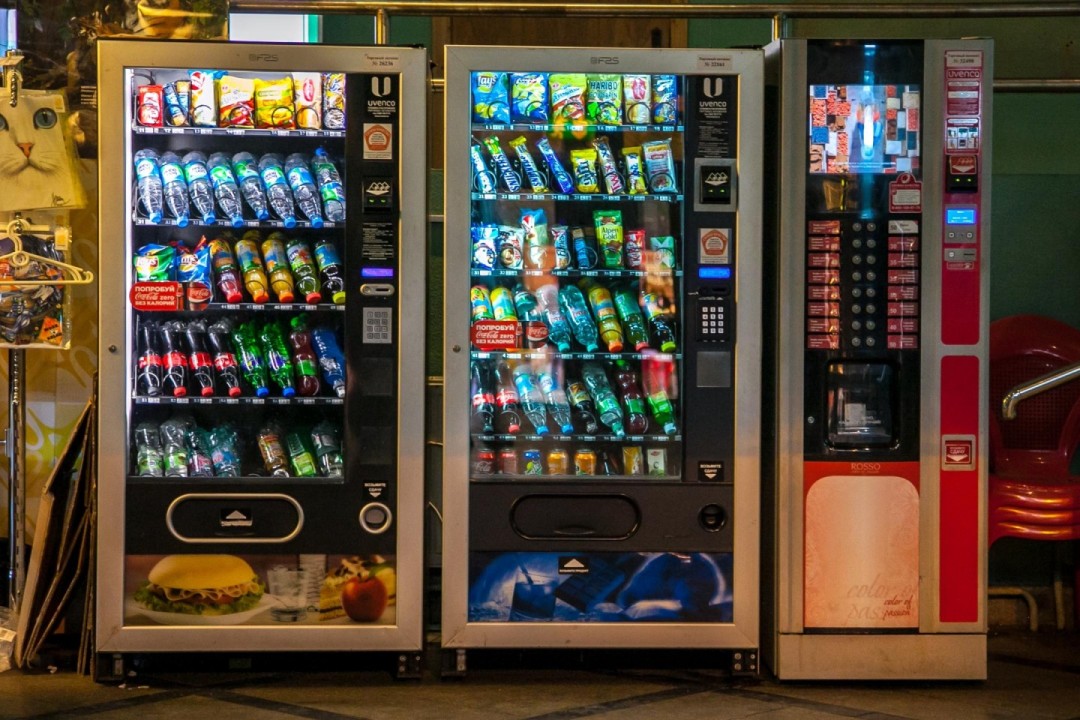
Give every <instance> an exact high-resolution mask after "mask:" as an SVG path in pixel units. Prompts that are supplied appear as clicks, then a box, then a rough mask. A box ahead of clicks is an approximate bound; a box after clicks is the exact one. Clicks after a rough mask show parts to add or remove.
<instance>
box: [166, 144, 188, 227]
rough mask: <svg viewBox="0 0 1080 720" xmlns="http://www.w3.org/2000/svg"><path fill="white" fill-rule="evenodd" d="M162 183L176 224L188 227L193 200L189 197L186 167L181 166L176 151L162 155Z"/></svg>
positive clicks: (167, 204) (167, 203)
mask: <svg viewBox="0 0 1080 720" xmlns="http://www.w3.org/2000/svg"><path fill="white" fill-rule="evenodd" d="M161 185H162V187H163V188H164V191H165V205H166V206H167V207H168V208H169V212H170V213H171V214H172V216H173V217H174V218H176V226H177V227H187V225H188V223H189V222H191V216H190V215H189V213H188V208H189V206H190V205H191V200H190V198H188V188H187V182H186V181H185V180H184V168H182V167H181V166H180V158H178V157H177V156H176V153H174V152H166V153H162V155H161Z"/></svg>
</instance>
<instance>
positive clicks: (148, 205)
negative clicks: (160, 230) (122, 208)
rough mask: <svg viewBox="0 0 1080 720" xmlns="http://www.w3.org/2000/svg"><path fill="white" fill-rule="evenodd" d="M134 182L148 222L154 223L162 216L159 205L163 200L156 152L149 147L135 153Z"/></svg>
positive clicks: (160, 205)
mask: <svg viewBox="0 0 1080 720" xmlns="http://www.w3.org/2000/svg"><path fill="white" fill-rule="evenodd" d="M135 183H136V185H137V187H138V190H139V204H141V205H142V207H143V210H144V211H146V216H147V217H148V218H150V222H152V223H154V224H155V225H156V224H157V223H159V222H161V218H162V217H163V215H162V211H161V207H162V203H163V202H164V200H163V199H162V192H161V186H162V182H161V167H160V165H159V163H158V154H157V153H156V152H155V151H154V150H152V149H151V148H146V149H144V150H140V151H139V152H137V153H135Z"/></svg>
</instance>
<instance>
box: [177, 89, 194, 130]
mask: <svg viewBox="0 0 1080 720" xmlns="http://www.w3.org/2000/svg"><path fill="white" fill-rule="evenodd" d="M175 85H176V97H177V99H178V100H179V101H180V112H182V113H184V117H185V118H187V122H190V121H191V81H190V80H177V81H176V83H175ZM185 124H186V123H185Z"/></svg>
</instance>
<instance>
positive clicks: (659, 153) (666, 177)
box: [641, 138, 678, 193]
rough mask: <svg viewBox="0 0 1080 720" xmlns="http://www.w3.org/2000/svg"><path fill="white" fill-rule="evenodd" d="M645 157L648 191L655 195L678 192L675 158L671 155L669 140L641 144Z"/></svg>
mask: <svg viewBox="0 0 1080 720" xmlns="http://www.w3.org/2000/svg"><path fill="white" fill-rule="evenodd" d="M641 151H642V153H644V155H645V173H646V175H648V178H649V190H651V191H653V192H656V193H673V192H678V189H677V187H676V185H675V158H674V156H673V155H672V153H671V138H667V139H666V140H650V141H649V142H643V143H641Z"/></svg>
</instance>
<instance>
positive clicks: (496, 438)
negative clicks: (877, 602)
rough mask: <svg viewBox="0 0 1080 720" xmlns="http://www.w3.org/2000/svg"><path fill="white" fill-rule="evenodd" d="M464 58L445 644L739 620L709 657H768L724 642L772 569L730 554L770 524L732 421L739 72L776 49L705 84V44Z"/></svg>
mask: <svg viewBox="0 0 1080 720" xmlns="http://www.w3.org/2000/svg"><path fill="white" fill-rule="evenodd" d="M500 50H501V51H502V52H503V53H504V54H503V55H499V54H498V52H497V51H500ZM467 52H476V51H475V50H474V49H471V48H452V49H449V50H448V61H447V68H448V75H447V78H448V81H447V82H448V88H449V87H451V83H457V84H458V85H457V86H458V87H461V86H467V87H468V95H467V97H468V105H467V106H465V105H464V103H463V102H461V99H463V98H461V99H459V100H456V101H453V104H452V106H450V105H448V110H447V123H448V131H447V158H448V159H447V171H448V172H454V173H455V174H456V173H458V172H460V173H462V176H463V177H462V187H454V188H451V189H450V190H449V191H448V194H447V243H448V245H447V247H448V250H447V300H446V302H447V323H448V325H447V333H448V359H447V362H448V370H447V373H446V374H447V413H448V414H447V422H446V425H447V431H448V443H449V450H448V457H450V458H457V457H461V459H462V460H464V461H465V463H467V465H468V470H467V473H466V472H462V471H461V470H459V469H458V468H457V467H454V466H453V462H454V461H453V460H448V463H449V465H448V467H447V481H446V482H447V485H446V488H447V489H446V491H445V492H444V496H445V498H446V503H447V506H446V507H447V513H448V516H449V514H451V513H457V512H459V510H458V509H456V506H455V505H454V503H456V502H458V500H457V499H458V498H459V497H461V496H462V490H464V491H465V493H467V498H468V511H467V517H468V522H469V527H468V530H467V534H466V535H467V537H461V536H452V538H451V540H447V541H446V545H447V547H446V550H445V554H446V556H447V557H448V558H450V559H449V560H448V561H447V562H446V563H445V564H444V576H447V574H448V573H449V574H450V579H448V580H447V582H446V589H445V590H444V597H448V598H451V602H452V603H457V602H459V599H458V598H459V597H460V598H461V601H462V605H463V606H462V607H461V614H460V615H458V616H456V617H455V616H454V615H453V613H454V612H457V607H454V608H453V610H452V611H450V610H447V605H445V604H444V626H446V627H448V628H451V629H450V630H448V631H447V634H449V635H454V634H455V633H454V630H453V629H452V628H453V624H454V623H457V622H459V621H461V620H462V619H464V621H465V622H466V623H467V624H470V627H469V628H467V629H466V630H465V631H464V632H463V633H462V636H461V637H462V638H467V637H468V634H469V633H473V635H472V637H474V638H479V637H481V636H482V637H483V639H482V640H477V642H479V643H481V644H483V643H488V642H503V643H507V644H513V643H518V644H525V645H533V644H540V645H544V644H550V643H561V642H562V641H563V640H565V639H566V636H561V637H562V639H560V636H558V635H555V634H553V635H551V636H550V637H547V636H545V637H543V638H542V637H540V634H541V630H542V627H541V623H543V622H546V621H556V622H562V623H568V624H569V623H573V624H576V625H577V627H575V628H574V632H575V633H579V634H577V635H575V637H577V638H578V642H591V643H614V644H616V645H618V644H623V645H625V644H630V643H635V642H636V643H638V644H639V646H640V645H642V644H644V645H645V646H660V645H663V644H670V643H672V642H690V643H691V644H694V643H701V642H706V641H705V640H704V636H701V637H698V638H696V639H695V638H687V637H685V636H684V637H682V638H679V639H678V640H676V639H675V638H676V636H675V635H672V634H670V633H671V632H673V626H674V625H677V624H680V623H687V624H689V623H699V624H712V625H714V626H716V627H717V628H719V627H721V626H723V625H724V624H728V628H727V629H728V630H729V631H732V632H731V634H730V635H729V636H727V638H726V639H725V640H718V636H716V635H714V636H712V637H711V638H710V639H709V640H708V642H712V643H717V642H719V643H720V644H723V643H724V642H730V643H731V644H735V643H736V642H738V643H741V644H742V646H743V647H749V646H752V645H753V644H754V641H751V640H748V639H747V635H740V634H739V633H738V632H735V631H734V629H733V628H732V627H731V625H730V624H731V623H733V622H735V615H734V612H733V607H734V604H733V603H734V594H735V592H737V590H736V588H738V587H739V585H738V582H737V581H736V572H735V570H734V567H735V565H736V564H737V563H743V565H744V567H746V568H748V567H749V566H750V564H751V563H756V559H753V558H750V557H749V556H747V558H746V560H745V562H743V561H740V560H737V559H736V558H735V552H734V548H735V546H736V541H735V539H734V538H735V536H736V534H737V533H738V532H739V531H740V529H741V528H745V529H750V528H752V527H754V526H755V525H756V523H755V520H754V519H753V518H752V517H751V515H750V513H752V512H754V509H753V507H748V508H747V510H746V511H745V512H746V514H745V515H744V516H743V517H745V518H746V522H745V524H740V523H742V521H741V520H737V519H736V518H737V516H738V513H737V512H736V510H735V493H736V490H735V488H738V487H745V488H746V495H742V494H740V495H739V499H740V500H743V501H744V502H747V501H749V499H750V496H751V494H754V495H756V493H754V491H753V488H752V486H751V485H750V484H749V483H756V478H753V479H750V478H748V479H747V484H746V485H739V480H737V479H736V475H737V474H738V470H737V468H739V469H745V470H750V469H751V463H747V464H745V465H737V462H736V460H735V456H736V454H737V451H736V450H735V446H736V444H737V441H736V438H737V437H740V435H739V432H740V430H739V427H738V422H744V421H745V422H746V425H745V426H744V427H745V428H749V427H750V425H754V430H753V431H752V432H753V438H751V435H750V434H747V435H745V440H746V442H745V447H746V448H751V447H753V448H756V447H757V445H756V437H757V435H756V432H757V431H756V423H757V418H756V417H755V418H754V420H753V423H751V422H749V418H741V419H740V420H736V418H738V417H740V415H739V411H738V409H737V406H738V401H737V400H736V396H737V390H736V388H735V386H734V376H735V375H736V372H735V364H736V352H735V345H736V341H735V324H736V323H735V315H736V309H737V302H736V297H737V293H736V284H737V282H738V281H737V280H736V272H735V267H736V263H737V262H738V259H737V255H736V249H735V240H734V233H735V231H736V229H737V227H738V220H737V218H736V215H737V214H738V213H737V212H736V208H735V202H736V199H735V195H736V193H735V189H734V188H735V184H736V183H735V175H736V173H737V165H738V160H737V153H738V152H742V150H739V149H738V148H737V146H738V140H739V132H738V131H737V130H736V125H737V122H738V112H739V111H738V110H737V108H738V107H739V104H740V103H741V99H740V98H741V92H742V88H743V87H744V86H743V82H744V79H743V77H742V76H741V75H740V74H739V71H738V70H741V69H743V68H745V67H750V66H752V62H751V60H758V62H759V67H760V56H757V55H753V54H752V53H749V54H748V55H753V57H747V58H746V60H745V64H744V65H739V63H737V62H736V61H735V60H734V59H733V57H734V56H733V55H730V54H729V55H726V56H725V57H724V58H723V59H719V58H715V60H716V62H717V63H718V65H717V67H723V70H717V71H705V72H701V73H699V74H694V73H693V69H700V68H702V67H706V65H705V64H704V63H705V62H707V61H708V60H709V59H707V58H701V57H699V55H698V54H697V52H696V51H694V52H690V51H688V52H687V53H686V54H683V55H679V54H676V55H673V56H671V57H666V56H665V57H661V56H658V55H657V54H655V53H652V52H651V51H626V52H620V53H617V54H613V55H612V56H608V55H605V54H604V53H603V52H600V51H592V52H591V53H590V51H588V50H580V51H577V52H578V54H575V53H574V52H573V51H567V52H566V53H565V54H563V52H562V51H561V50H558V51H555V50H552V49H547V48H537V49H532V50H531V51H529V52H531V54H528V53H526V54H525V55H521V54H516V55H515V54H514V52H513V51H508V50H507V49H491V50H488V51H479V52H481V56H480V57H477V56H468V57H466V53H467ZM456 53H460V57H461V58H463V60H462V61H461V62H460V63H455V62H453V60H455V59H456V57H455V54H456ZM484 53H486V54H484ZM735 55H737V53H736V54H735ZM590 57H592V58H593V60H594V61H596V58H597V57H599V58H601V59H606V62H608V63H609V67H608V68H607V69H603V68H601V67H597V66H596V64H595V62H594V63H590ZM699 61H700V64H699ZM462 66H464V67H462ZM737 66H738V69H737ZM688 68H689V69H690V71H689V72H688ZM450 95H451V94H450V93H448V100H449V99H450ZM455 97H457V96H456V95H455ZM688 108H689V109H688ZM748 156H749V153H748ZM757 169H758V168H757V167H756V166H755V168H754V170H755V171H756V170H757ZM748 177H749V175H748ZM466 179H467V181H468V182H469V187H468V189H467V192H466V188H465V187H464V184H465V182H464V181H465V180H466ZM748 182H749V184H748V186H747V187H748V188H753V187H754V185H753V182H752V181H748ZM448 186H449V184H448ZM758 187H759V186H758ZM748 196H749V197H753V191H752V190H749V189H748ZM746 214H747V215H750V213H749V212H748V213H746ZM754 237H756V234H754V233H751V232H748V234H747V240H748V242H749V243H750V245H751V246H753V244H754V241H753V240H751V239H750V238H754ZM465 242H468V245H465ZM458 248H460V250H457V249H458ZM466 248H468V250H467V251H466ZM455 252H456V253H458V254H457V256H456V257H455V255H454V253H455ZM466 252H467V255H466ZM753 252H754V249H753V247H752V249H751V250H749V251H748V252H747V255H746V258H752V257H753ZM746 262H747V264H746V265H745V266H743V267H747V268H750V267H751V264H750V263H751V262H752V261H751V260H749V259H748V260H747V261H746ZM465 280H467V282H465ZM747 287H748V288H749V287H750V284H749V282H748V285H747ZM466 293H467V294H468V298H466ZM744 307H745V309H746V310H749V308H750V307H751V306H750V303H749V302H748V303H747V305H746V306H744ZM466 313H468V314H467V315H466ZM746 327H747V328H748V330H747V337H748V338H749V337H750V336H751V333H752V332H753V331H751V330H749V327H750V324H749V323H748V324H747V325H746ZM466 332H467V335H466ZM459 337H460V338H461V339H466V338H467V341H468V362H467V364H466V363H465V362H464V358H460V355H459V354H458V353H457V351H456V350H454V347H455V346H456V345H457V344H458V338H459ZM748 346H749V341H748ZM459 358H460V359H459ZM755 362H756V359H755ZM459 363H460V364H459ZM459 374H460V375H459ZM465 375H467V380H466V379H465V378H464V377H462V376H465ZM744 377H745V378H746V379H747V384H746V385H745V386H741V388H743V389H746V390H747V392H748V393H749V392H750V385H751V384H752V382H753V380H752V378H753V377H754V375H753V372H752V371H750V372H748V374H747V375H745V376H744ZM754 389H755V390H756V386H755V388H754ZM451 403H458V404H456V405H453V406H451ZM455 408H460V410H456V409H455ZM466 409H467V411H468V412H467V414H466V412H464V411H465V410H466ZM466 422H467V423H468V428H467V430H468V432H467V437H465V433H464V432H462V431H463V430H464V428H461V426H462V425H464V424H465V423H466ZM459 428H461V429H460V430H459ZM458 432H462V434H461V435H457V434H456V433H458ZM459 437H460V438H461V441H460V442H461V444H460V445H459V444H458V438H459ZM462 446H463V447H462ZM459 448H460V450H459ZM459 452H460V455H459ZM751 462H752V463H756V454H755V458H754V460H753V461H751ZM745 470H744V471H745ZM750 474H753V473H752V472H751V473H750ZM459 478H460V484H456V483H457V482H458V479H459ZM466 539H467V549H465V550H463V549H462V548H461V547H460V546H459V544H458V543H462V542H463V541H464V540H466ZM739 547H741V548H746V549H747V552H749V551H750V550H752V549H753V548H754V547H756V545H754V546H752V544H751V542H750V541H749V539H748V542H746V543H745V544H742V545H739ZM463 564H467V573H466V572H463V568H462V565H463ZM445 568H450V570H446V569H445ZM459 574H460V575H462V576H463V577H464V576H467V577H468V587H467V588H466V589H463V590H461V591H460V592H459V591H458V588H457V586H456V585H454V583H455V582H456V580H455V576H456V575H459ZM754 584H755V585H756V583H754ZM746 588H747V590H749V589H750V588H751V585H747V586H746ZM466 596H467V601H464V598H465V597H466ZM448 613H450V614H448ZM742 617H743V618H746V619H749V618H750V617H751V615H750V614H749V613H747V614H746V615H744V616H742ZM448 618H449V619H448ZM630 624H632V625H635V626H636V627H637V629H635V630H633V631H630V632H629V634H626V635H624V636H616V634H615V633H616V631H615V630H614V626H617V625H622V626H624V627H625V626H627V625H630ZM530 626H531V630H530ZM605 627H606V628H607V630H605V629H604V628H605ZM500 628H501V629H500ZM741 629H742V628H739V630H741ZM484 633H490V634H484ZM515 633H516V634H515ZM605 633H606V634H605ZM650 633H651V634H650ZM665 633H667V635H666V636H665ZM586 635H587V636H588V639H587V640H585V639H584V638H585V637H586ZM499 638H502V639H501V640H500V639H499ZM734 638H738V639H737V640H736V639H734ZM455 640H457V638H455ZM464 642H466V643H467V642H469V641H468V640H464Z"/></svg>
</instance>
